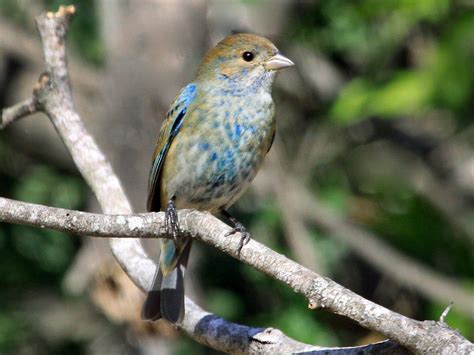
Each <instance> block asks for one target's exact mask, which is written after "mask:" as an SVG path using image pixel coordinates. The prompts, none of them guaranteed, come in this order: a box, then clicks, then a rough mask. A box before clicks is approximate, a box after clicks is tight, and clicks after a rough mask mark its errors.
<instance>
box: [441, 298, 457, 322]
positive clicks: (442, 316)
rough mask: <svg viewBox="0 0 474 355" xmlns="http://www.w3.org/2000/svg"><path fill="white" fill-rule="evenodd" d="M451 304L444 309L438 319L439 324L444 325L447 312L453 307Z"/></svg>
mask: <svg viewBox="0 0 474 355" xmlns="http://www.w3.org/2000/svg"><path fill="white" fill-rule="evenodd" d="M453 304H454V303H453V302H450V303H449V304H448V306H447V307H446V308H445V309H444V311H443V313H441V316H440V317H439V322H440V323H443V324H446V317H447V316H448V313H449V311H450V310H451V308H452V307H453Z"/></svg>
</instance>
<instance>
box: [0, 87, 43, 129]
mask: <svg viewBox="0 0 474 355" xmlns="http://www.w3.org/2000/svg"><path fill="white" fill-rule="evenodd" d="M36 111H38V102H37V100H36V97H35V96H34V95H32V96H31V97H29V98H27V99H25V100H23V101H21V102H19V103H17V104H16V105H14V106H12V107H8V108H5V109H3V110H2V115H1V116H0V129H4V128H5V127H6V126H8V125H9V124H10V123H12V122H15V121H16V120H19V119H20V118H23V117H25V116H28V115H31V114H32V113H35V112H36Z"/></svg>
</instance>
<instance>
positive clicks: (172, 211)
mask: <svg viewBox="0 0 474 355" xmlns="http://www.w3.org/2000/svg"><path fill="white" fill-rule="evenodd" d="M165 229H166V233H167V234H168V235H170V236H172V237H173V240H174V241H175V242H176V241H177V239H178V237H179V222H178V212H177V211H176V207H175V205H174V200H173V199H171V200H169V201H168V206H167V207H166V210H165Z"/></svg>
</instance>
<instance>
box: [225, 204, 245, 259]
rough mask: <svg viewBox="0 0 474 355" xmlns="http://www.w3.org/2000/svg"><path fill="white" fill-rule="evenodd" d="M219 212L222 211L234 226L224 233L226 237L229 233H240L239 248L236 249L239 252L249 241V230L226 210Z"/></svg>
mask: <svg viewBox="0 0 474 355" xmlns="http://www.w3.org/2000/svg"><path fill="white" fill-rule="evenodd" d="M221 212H222V215H223V216H224V217H225V218H227V219H228V220H229V221H230V222H231V223H232V224H233V226H234V227H233V228H232V230H231V231H230V232H228V233H226V235H225V236H226V237H228V236H229V235H232V234H235V233H240V234H241V235H242V237H241V238H240V242H239V248H238V249H237V252H238V253H239V254H240V251H241V250H242V248H243V247H244V245H245V244H247V243H248V242H249V241H250V232H249V231H248V230H247V228H245V226H244V225H243V224H242V223H240V222H239V221H238V220H237V219H235V218H234V217H232V215H231V214H230V213H229V212H227V211H226V210H222V211H221Z"/></svg>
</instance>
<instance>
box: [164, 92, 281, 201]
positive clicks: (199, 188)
mask: <svg viewBox="0 0 474 355" xmlns="http://www.w3.org/2000/svg"><path fill="white" fill-rule="evenodd" d="M188 115H189V116H188V117H185V121H184V124H183V126H182V128H181V131H180V133H179V134H178V135H177V136H176V138H175V140H174V142H173V145H172V147H171V148H170V151H169V153H168V156H167V158H166V161H165V166H164V171H163V177H162V184H163V185H164V186H163V189H162V190H165V191H163V192H166V195H167V198H170V197H172V196H173V195H175V196H176V200H177V206H178V207H179V208H198V209H203V210H214V209H219V208H224V207H226V206H229V205H230V204H232V203H233V202H234V201H235V199H236V198H237V197H238V196H239V195H240V194H241V193H242V192H243V191H244V190H245V189H246V187H247V186H248V184H249V183H250V181H251V180H252V179H253V178H254V177H255V175H256V173H257V171H258V169H259V168H260V166H261V164H262V162H263V159H264V157H265V155H266V153H267V151H268V149H269V147H270V144H271V139H272V136H273V133H274V129H275V122H274V108H273V101H272V99H271V96H270V95H268V94H266V95H265V94H264V95H260V96H259V95H252V96H248V97H240V96H232V95H209V96H207V97H203V98H202V99H201V102H197V105H196V106H195V107H191V110H190V111H188ZM180 205H181V206H180Z"/></svg>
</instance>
